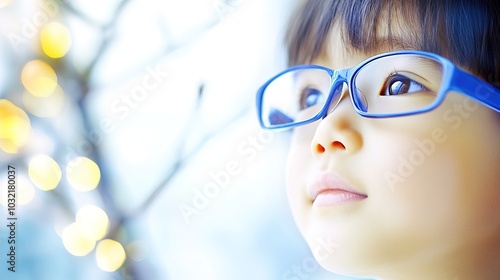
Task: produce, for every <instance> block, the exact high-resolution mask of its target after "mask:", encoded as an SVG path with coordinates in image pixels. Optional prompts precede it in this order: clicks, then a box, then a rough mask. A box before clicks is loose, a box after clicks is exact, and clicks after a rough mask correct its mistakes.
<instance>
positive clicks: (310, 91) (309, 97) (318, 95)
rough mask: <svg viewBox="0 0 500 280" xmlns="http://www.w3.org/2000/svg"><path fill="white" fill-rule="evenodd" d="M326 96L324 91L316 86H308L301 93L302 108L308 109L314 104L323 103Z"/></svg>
mask: <svg viewBox="0 0 500 280" xmlns="http://www.w3.org/2000/svg"><path fill="white" fill-rule="evenodd" d="M324 100H325V97H324V95H323V93H322V92H321V91H320V90H318V89H315V88H312V87H306V88H304V89H303V90H302V91H301V93H300V109H301V110H303V109H307V108H309V107H312V106H314V105H317V104H320V103H323V102H324Z"/></svg>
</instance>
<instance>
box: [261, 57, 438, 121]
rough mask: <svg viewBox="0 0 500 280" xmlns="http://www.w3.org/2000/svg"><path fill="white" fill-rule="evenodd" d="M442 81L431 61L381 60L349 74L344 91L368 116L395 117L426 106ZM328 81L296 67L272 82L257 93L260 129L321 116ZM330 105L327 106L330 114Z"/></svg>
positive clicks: (323, 73) (315, 70)
mask: <svg viewBox="0 0 500 280" xmlns="http://www.w3.org/2000/svg"><path fill="white" fill-rule="evenodd" d="M442 76H443V66H442V65H441V63H440V62H439V61H437V60H434V59H432V58H430V57H426V56H420V55H413V54H404V55H392V56H385V57H381V58H378V59H375V60H372V61H370V62H368V63H366V64H365V65H363V66H362V67H361V68H359V69H358V70H357V71H356V72H354V74H353V77H352V78H350V80H348V81H349V83H350V84H349V91H350V94H351V98H353V99H354V100H353V104H354V106H355V107H356V108H357V109H358V110H359V111H361V112H364V113H365V114H367V115H369V114H379V115H392V114H399V113H405V112H411V111H415V110H420V109H423V108H426V107H428V106H429V105H431V104H432V103H433V102H434V101H435V100H436V97H437V93H438V92H439V89H440V88H441V86H442V85H441V83H442ZM333 82H334V78H332V77H331V76H330V73H329V72H327V71H326V70H324V69H321V68H302V69H301V68H299V69H295V70H291V71H288V72H285V73H283V74H282V75H279V76H278V77H276V78H274V80H272V81H271V82H270V83H269V84H268V86H267V87H266V88H265V89H264V91H263V94H262V104H261V118H262V121H263V123H264V125H265V126H266V127H273V126H279V125H285V124H293V123H298V122H303V121H307V120H310V119H312V118H315V117H316V116H317V115H318V114H320V113H322V112H323V109H324V108H325V106H326V102H327V101H328V99H329V97H330V92H331V91H332V83H333ZM336 90H338V88H337V89H336ZM336 94H337V96H334V98H333V101H332V100H330V102H331V103H335V102H336V101H338V98H339V95H340V94H339V93H338V92H337V93H336ZM335 99H337V100H335ZM332 105H333V106H335V104H328V107H330V110H331V108H332ZM327 109H328V108H327Z"/></svg>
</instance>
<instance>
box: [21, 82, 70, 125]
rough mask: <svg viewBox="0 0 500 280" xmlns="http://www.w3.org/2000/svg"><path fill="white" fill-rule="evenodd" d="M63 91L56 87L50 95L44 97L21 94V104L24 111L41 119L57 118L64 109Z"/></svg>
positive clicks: (26, 93)
mask: <svg viewBox="0 0 500 280" xmlns="http://www.w3.org/2000/svg"><path fill="white" fill-rule="evenodd" d="M64 101H65V97H64V91H63V89H62V88H61V87H60V86H57V87H56V89H55V90H54V91H53V92H52V94H50V95H48V96H44V97H39V96H34V95H32V94H30V93H28V92H24V94H23V104H24V106H25V107H26V110H27V111H29V112H30V113H32V114H33V115H35V116H37V117H41V118H50V117H55V116H57V115H58V114H59V113H60V112H61V111H62V109H63V107H64Z"/></svg>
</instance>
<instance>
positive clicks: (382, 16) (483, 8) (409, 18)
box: [285, 0, 500, 87]
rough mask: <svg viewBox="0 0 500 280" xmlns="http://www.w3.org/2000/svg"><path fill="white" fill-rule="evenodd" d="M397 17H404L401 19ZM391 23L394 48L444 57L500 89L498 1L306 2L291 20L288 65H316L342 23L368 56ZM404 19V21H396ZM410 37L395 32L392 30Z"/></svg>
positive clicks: (346, 38) (346, 39) (345, 35)
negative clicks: (396, 27) (394, 27)
mask: <svg viewBox="0 0 500 280" xmlns="http://www.w3.org/2000/svg"><path fill="white" fill-rule="evenodd" d="M393 15H398V16H399V17H397V18H395V17H393ZM382 20H384V21H386V24H387V27H388V30H389V34H388V38H382V40H387V43H389V45H390V46H397V47H398V48H400V49H415V50H422V51H428V52H433V53H437V54H440V55H442V56H444V57H447V58H448V59H450V60H451V61H453V62H454V63H456V64H457V65H460V66H461V67H463V68H465V69H467V70H468V71H471V72H472V73H474V74H475V75H478V76H479V77H482V78H483V79H485V80H487V81H488V82H490V83H492V84H494V85H495V86H497V87H500V1H497V0H405V1H401V0H394V1H391V0H320V1H319V0H311V1H309V0H305V1H303V3H302V5H300V7H299V8H298V9H297V11H296V13H295V15H294V16H293V17H292V18H291V21H290V25H289V27H288V31H287V34H286V38H285V43H286V46H287V48H288V63H289V65H296V64H301V63H310V62H311V61H312V60H313V59H314V58H316V57H318V56H319V55H320V54H321V53H322V52H323V51H325V47H326V44H327V43H328V37H329V36H328V34H329V33H330V31H331V29H332V26H333V25H334V24H339V27H340V30H341V33H342V39H343V43H344V44H345V45H346V46H349V47H352V48H354V49H355V50H358V51H362V52H370V51H374V50H375V49H376V48H377V47H378V46H379V45H380V43H383V42H380V39H381V38H377V27H378V26H380V25H381V24H384V22H381V21H382ZM395 20H398V22H395ZM394 24H396V25H399V26H402V27H403V30H404V31H405V32H407V33H405V34H397V36H402V37H403V39H404V40H402V41H403V42H406V43H405V44H404V45H402V44H400V43H399V42H400V40H398V38H396V36H394V35H395V34H393V33H392V30H391V29H392V27H391V25H394Z"/></svg>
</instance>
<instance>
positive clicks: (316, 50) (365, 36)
mask: <svg viewBox="0 0 500 280" xmlns="http://www.w3.org/2000/svg"><path fill="white" fill-rule="evenodd" d="M412 3H413V1H394V3H393V2H390V1H370V0H368V1H366V0H365V1H333V0H326V1H305V2H303V3H302V6H301V7H299V9H298V10H297V13H296V14H295V16H294V17H293V18H292V22H291V24H290V25H289V29H288V31H287V34H286V37H285V42H286V45H287V47H288V62H289V65H296V64H304V63H311V61H312V60H313V59H315V58H316V57H318V56H319V55H321V53H322V52H324V51H325V48H326V46H327V45H328V38H329V33H330V31H331V29H332V27H333V25H334V24H339V27H340V31H341V33H342V36H341V38H342V43H343V44H344V45H345V46H346V47H347V48H351V49H354V50H357V51H361V52H364V53H370V52H373V51H375V50H376V49H378V48H379V47H380V46H381V45H387V44H388V45H389V46H391V48H392V47H394V48H398V49H418V48H420V47H421V45H422V43H421V42H420V41H419V40H418V39H419V38H420V36H419V35H418V34H419V28H418V24H417V23H416V22H417V20H416V19H417V17H416V15H415V14H414V11H415V6H414V5H413V4H412ZM395 14H397V15H398V16H394V15H395ZM398 18H404V19H405V22H399V21H398ZM294 19H299V20H296V21H295V20H294ZM409 19H412V20H409ZM394 26H398V28H399V29H403V30H405V31H412V32H411V33H409V32H408V33H404V34H402V33H401V32H399V33H394V32H393V29H394ZM380 27H384V28H385V27H386V29H384V30H385V32H384V33H386V34H384V35H383V36H379V35H380V34H379V33H380V30H377V28H380Z"/></svg>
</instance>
